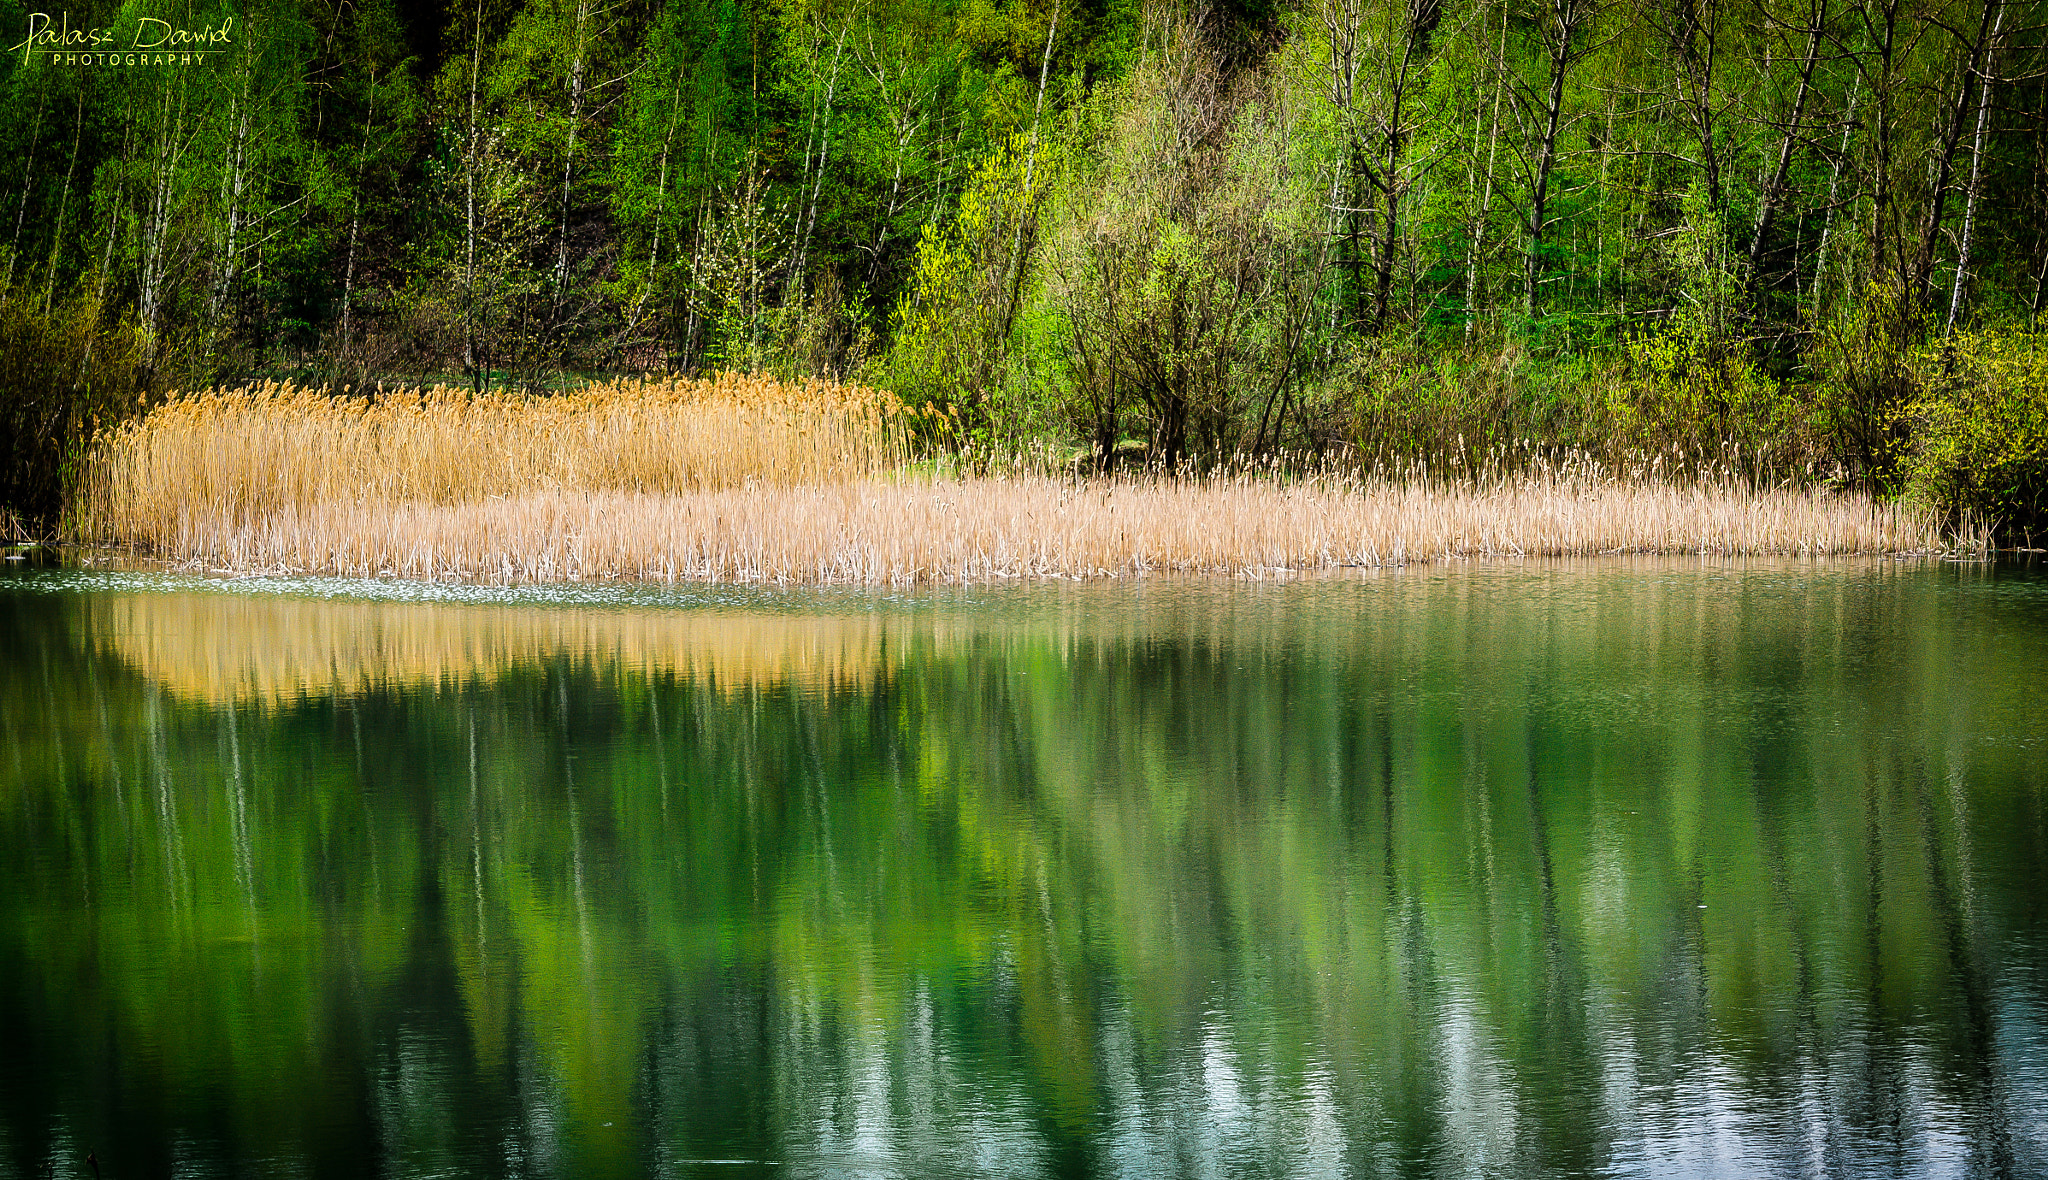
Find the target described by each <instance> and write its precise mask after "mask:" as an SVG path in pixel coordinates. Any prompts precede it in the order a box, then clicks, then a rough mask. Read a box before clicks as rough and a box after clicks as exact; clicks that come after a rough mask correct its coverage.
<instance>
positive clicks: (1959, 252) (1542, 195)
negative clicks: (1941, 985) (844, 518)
mask: <svg viewBox="0 0 2048 1180" xmlns="http://www.w3.org/2000/svg"><path fill="white" fill-rule="evenodd" d="M2043 15H2044V8H2043V6H2042V5H2040V4H2038V3H2014V2H2012V0H1642V2H1639V3H1620V2H1618V0H1229V2H1219V3H1214V4H1211V5H1210V6H1208V7H1203V6H1201V5H1200V4H1198V3H1196V2H1195V0H444V2H443V3H439V4H436V3H425V4H394V3H392V2H391V0H331V2H330V0H246V3H241V4H221V3H217V2H215V0H182V2H180V3H160V2H157V0H128V2H127V3H125V4H122V5H119V6H115V5H112V4H110V3H107V2H106V0H98V2H96V3H89V4H86V5H84V6H82V7H81V8H76V9H70V10H66V11H62V12H58V11H51V10H50V6H49V5H48V4H47V3H42V2H41V0H27V2H24V0H0V34H4V42H5V45H6V46H8V47H10V48H9V50H8V52H7V54H6V55H5V56H4V57H0V419H4V421H5V429H4V433H5V435H6V443H5V446H6V447H7V453H6V454H5V455H4V456H0V506H4V507H6V508H8V509H11V510H12V512H13V513H14V514H16V515H17V516H18V517H19V519H20V520H22V521H24V522H29V523H31V524H35V523H45V524H54V523H55V522H56V520H57V518H58V516H59V514H60V513H61V511H62V509H63V505H64V502H65V496H66V481H67V479H69V478H71V473H74V472H75V471H76V470H77V468H78V465H79V464H80V463H81V462H82V458H81V457H82V456H83V455H84V454H85V452H86V450H87V449H88V447H89V446H90V444H91V440H92V438H93V436H94V432H95V431H96V430H99V429H102V428H104V427H105V426H107V425H109V424H111V423H114V422H118V421H120V420H122V419H124V418H126V417H129V416H132V415H133V414H134V413H135V412H136V410H137V408H138V407H142V406H146V405H148V404H151V402H152V399H156V398H159V397H161V396H162V395H164V394H165V393H166V392H168V391H171V390H177V389H194V388H204V387H211V386H219V385H234V384H237V383H245V382H250V381H256V380H287V381H292V382H296V383H299V384H303V385H311V386H314V387H317V388H325V389H329V390H331V391H333V392H336V393H341V392H343V391H346V390H361V389H365V388H372V387H379V386H382V387H389V386H393V385H398V386H404V387H413V386H419V385H426V384H452V385H462V386H467V387H470V388H473V389H475V390H478V391H483V390H487V389H507V390H523V391H528V392H532V393H546V392H548V391H551V390H557V389H561V388H564V387H565V386H568V385H572V384H575V383H577V382H580V381H584V380H587V379H589V378H592V377H598V376H617V375H632V374H668V375H679V376H696V375H700V374H709V373H714V372H720V371H727V370H734V371H741V372H747V373H757V374H768V375H774V376H778V377H781V378H784V379H788V380H797V379H808V378H824V379H828V380H838V381H845V382H853V383H859V384H863V385H869V386H873V387H877V388H880V389H883V390H887V391H890V392H892V393H893V394H894V395H895V396H897V397H899V398H901V399H902V401H903V402H904V403H906V404H908V405H910V406H913V407H917V408H919V409H920V410H921V411H924V414H923V416H922V417H920V418H919V419H918V420H919V421H920V422H921V423H924V424H925V425H923V426H922V427H920V429H921V430H923V431H924V432H925V435H926V441H927V442H929V443H930V444H932V445H933V446H935V447H940V448H945V449H949V450H951V451H952V452H953V453H955V454H962V455H977V454H979V455H990V454H998V453H1012V452H1022V451H1024V450H1032V449H1035V451H1036V453H1041V454H1053V455H1071V456H1072V459H1071V460H1068V461H1069V462H1071V463H1072V464H1073V465H1074V466H1076V467H1077V468H1086V467H1089V466H1093V467H1094V468H1096V469H1098V470H1100V469H1108V468H1111V467H1113V466H1117V465H1120V464H1124V465H1137V464H1143V465H1152V466H1155V467H1163V468H1172V467H1175V466H1178V465H1183V464H1196V465H1215V464H1220V463H1227V462H1233V461H1242V460H1246V459H1251V460H1260V461H1267V462H1271V463H1274V464H1288V463H1313V462H1332V461H1342V462H1345V463H1354V464H1358V465H1361V466H1363V467H1366V468H1371V469H1377V470H1384V471H1401V470H1429V471H1434V472H1476V471H1481V470H1490V469H1496V468H1499V467H1500V466H1502V465H1503V464H1512V463H1514V462H1517V461H1519V460H1520V459H1522V458H1525V457H1528V456H1536V455H1542V456H1548V457H1555V456H1556V455H1559V454H1565V453H1569V454H1574V455H1585V456H1589V457H1591V459H1593V460H1594V461H1598V462H1602V463H1606V464H1609V465H1611V466H1612V467H1613V468H1614V469H1615V470H1620V471H1635V472H1637V473H1639V474H1640V473H1643V472H1654V471H1679V470H1684V471H1700V470H1715V471H1721V472H1729V473H1734V474H1737V475H1739V476H1740V477H1743V478H1750V479H1756V480H1771V481H1778V480H1790V481H1794V482H1799V483H1804V484H1834V485H1843V486H1849V485H1854V486H1860V487H1865V488H1869V489H1871V490H1874V491H1877V492H1878V493H1880V494H1882V495H1887V496H1903V497H1911V498H1917V499H1919V500H1921V501H1924V502H1926V503H1928V504H1930V505H1931V506H1933V507H1935V508H1937V509H1939V510H1940V511H1941V512H1942V513H1944V514H1945V515H1946V517H1947V518H1948V519H1950V520H1951V521H1952V522H1955V523H1957V524H1959V525H1964V526H1971V527H1987V526H1988V527H1994V528H1997V529H1999V530H2002V531H2004V532H2005V533H2007V534H2009V535H2010V536H2012V537H2013V538H2014V539H2015V540H2016V542H2017V543H2022V544H2025V543H2031V538H2033V537H2034V536H2036V535H2038V533H2039V532H2040V531H2041V529H2042V525H2043V522H2044V520H2048V393H2044V387H2048V338H2044V337H2041V336H2037V335H2036V333H2035V320H2036V317H2037V314H2038V311H2039V310H2040V307H2041V303H2042V299H2043V294H2044V288H2048V77H2044V71H2043V65H2044V63H2048V54H2044V49H2048V45H2044V36H2043V29H2044V23H2043ZM152 22H153V23H152ZM51 28H59V29H63V30H70V31H72V32H77V31H80V30H90V31H92V32H94V33H99V34H104V36H105V38H106V44H107V45H110V46H112V47H113V48H116V49H122V48H128V47H132V46H134V45H138V44H145V45H146V44H148V42H147V41H146V40H145V39H144V38H145V35H149V36H154V35H157V33H159V32H161V31H162V30H168V29H176V30H200V31H201V35H202V36H206V37H211V40H205V41H203V51H201V52H196V53H185V54H183V55H179V54H173V55H171V56H170V58H169V59H168V60H166V59H164V58H163V57H161V56H159V57H157V58H156V59H154V60H152V58H151V57H150V55H148V54H146V53H145V54H140V55H137V54H132V53H130V54H125V55H124V54H122V53H105V52H100V53H92V52H76V51H74V50H73V48H72V47H71V46H67V45H61V44H59V45H53V44H52V40H51V38H50V36H49V35H48V33H47V30H48V29H51ZM38 29H41V30H44V33H43V35H41V36H40V37H39V36H36V35H33V34H35V33H36V31H37V30H38ZM75 44H76V41H75V40H74V42H73V45H75ZM16 527H22V526H19V525H18V526H16Z"/></svg>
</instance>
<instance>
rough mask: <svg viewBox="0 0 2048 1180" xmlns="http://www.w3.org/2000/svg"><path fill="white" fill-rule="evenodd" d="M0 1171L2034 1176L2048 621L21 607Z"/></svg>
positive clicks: (1839, 598) (765, 605)
mask: <svg viewBox="0 0 2048 1180" xmlns="http://www.w3.org/2000/svg"><path fill="white" fill-rule="evenodd" d="M0 642H4V644H5V648H4V650H5V651H6V652H7V654H8V658H7V660H6V661H5V662H4V663H0V745H4V751H0V839H4V841H5V847H6V848H7V849H8V851H9V854H10V855H9V856H8V857H7V858H6V860H5V862H4V865H0V875H4V879H0V889H4V890H5V896H6V897H7V899H8V900H7V901H6V902H5V903H4V904H0V1021H4V1022H5V1027H0V1043H4V1044H7V1045H9V1046H11V1048H10V1049H9V1050H8V1051H7V1053H6V1055H5V1056H0V1171H4V1172H8V1173H11V1174H19V1175H40V1174H42V1173H43V1171H44V1169H45V1168H46V1167H48V1166H49V1165H50V1164H51V1163H53V1162H54V1163H56V1164H58V1165H59V1167H60V1170H62V1171H65V1173H66V1174H69V1171H68V1170H69V1169H74V1168H75V1167H77V1166H78V1161H80V1160H81V1159H82V1158H83V1156H84V1154H85V1152H86V1151H87V1150H88V1149H93V1150H96V1151H97V1154H98V1158H99V1160H100V1161H101V1163H102V1165H103V1167H105V1168H106V1174H107V1175H109V1176H132V1175H144V1174H163V1173H173V1172H176V1173H178V1174H185V1173H187V1172H190V1173H194V1174H197V1173H201V1172H205V1173H211V1172H215V1171H248V1172H261V1173H266V1174H269V1173H277V1172H306V1173H336V1174H341V1173H346V1174H357V1173H359V1172H361V1171H363V1170H365V1164H364V1154H365V1153H366V1152H367V1153H370V1154H371V1155H373V1156H374V1158H375V1161H376V1166H377V1167H378V1168H380V1169H381V1170H386V1171H391V1172H396V1173H401V1174H406V1175H416V1174H417V1175H425V1174H436V1173H445V1174H458V1173H459V1174H498V1173H505V1174H574V1175H598V1174H633V1173H642V1172H645V1173H653V1174H659V1175H749V1174H763V1175H793V1176H811V1175H833V1176H841V1175H874V1176H894V1175H904V1176H910V1175H915V1176H931V1175H960V1176H1047V1175H1055V1174H1058V1175H1076V1174H1115V1175H1130V1176H1159V1177H1178V1176H1241V1175H1271V1176H1303V1177H1307V1176H1338V1175H1428V1176H1437V1175H1443V1176H1467V1175H1473V1176H1480V1175H1511V1176H1536V1175H1560V1176H1563V1175H1596V1174H1597V1175H1651V1174H1656V1175H1691V1176H1711V1175H1726V1174H1736V1173H1740V1174H1751V1175H1896V1174H1930V1175H1942V1174H1955V1175H1987V1176H1989V1175H2003V1174H2014V1175H2018V1174H2030V1173H2033V1174H2038V1173H2041V1172H2043V1171H2044V1170H2048V1132H2044V1131H2043V1128H2044V1127H2048V1099H2044V1098H2043V1097H2042V1095H2043V1094H2044V1093H2048V1086H2044V1083H2048V1044H2044V1034H2048V1019H2044V1017H2048V1012H2044V1003H2048V988H2044V985H2043V982H2042V968H2043V966H2044V952H2043V945H2044V943H2043V939H2042V935H2043V932H2044V927H2043V914H2042V911H2041V909H2040V905H2041V903H2040V902H2039V901H2038V900H2037V899H2038V898H2040V897H2041V896H2043V891H2042V890H2041V889H2040V875H2039V872H2038V870H2037V868H2036V866H2037V865H2038V864H2039V863H2041V857H2042V854H2043V853H2044V852H2048V839H2044V811H2043V806H2042V804H2043V789H2044V785H2048V773H2044V771H2043V770H2042V768H2041V759H2040V755H2041V752H2042V749H2043V739H2044V737H2048V718H2044V716H2043V713H2044V711H2043V710H2041V709H2040V707H2039V690H2038V688H2037V686H2036V681H2037V678H2038V676H2039V669H2040V668H2042V667H2044V666H2048V584H2044V583H2042V582H2041V581H2039V580H2035V579H2031V578H2028V577H2026V576H2023V575H2019V574H2015V573H2012V572H2009V571H2008V572H2003V573H1997V572H1986V571H1977V570H1964V571H1958V570H1957V569H1955V568H1954V567H1943V568H1918V569H1900V568H1896V567H1891V566H1880V565H1860V564H1857V565H1842V566H1800V565H1786V564H1762V565H1755V566H1742V567H1732V566H1726V565H1718V564H1717V565H1706V566H1700V565H1684V564H1677V563H1654V564H1630V563H1613V564H1603V565H1590V566H1579V567H1532V568H1530V569H1499V568H1495V569H1485V568H1481V569H1476V570H1465V571H1458V570H1445V571H1434V572H1424V573H1412V572H1411V573H1403V574H1399V575H1390V576H1382V577H1376V578H1368V579H1366V580H1363V581H1328V582H1311V583H1305V584H1296V585H1289V586H1269V587H1254V586H1243V585H1237V586H1232V585H1227V584H1212V583H1179V582H1151V583H1144V584H1141V585H1139V586H1136V587H1130V586H1091V587H1083V588H1068V589H1059V588H1048V587H1034V588H1019V589H1013V590H1002V591H988V592H981V593H954V594H950V595H932V596H922V597H915V598H909V599H882V598H874V597H864V596H859V595H851V594H848V595H838V596H831V595H812V596H809V597H803V598H798V597H795V596H787V595H773V594H762V595H758V596H753V597H752V598H745V599H741V600H726V601H722V602H720V603H717V604H712V605H702V604H699V605H690V604H688V603H683V604H680V605H677V604H671V605H669V606H666V607H664V606H662V605H661V604H660V603H659V602H658V601H657V602H641V603H638V604H625V605H620V604H613V605H608V606H587V605H584V606H575V605H571V606H561V605H556V606H550V605H548V604H547V603H546V602H544V601H510V602H499V603H492V602H488V601H486V602H475V603H438V604H435V603H428V604H422V603H402V602H392V601H377V600H373V599H365V598H357V599H338V600H320V599H313V598H308V597H298V596H291V595H282V594H276V593H269V594H256V595H237V594H232V593H224V592H220V591H219V590H218V589H205V588H200V587H197V586H195V585H193V584H189V583H180V582H176V581H173V580H165V581H163V582H162V583H160V584H159V585H157V586H155V587H154V588H141V589H137V588H134V587H124V588H115V587H110V586H108V585H106V584H105V583H103V582H95V581H94V580H93V579H92V578H90V577H83V576H74V575H48V574H43V575H36V576H34V577H31V578H18V579H15V580H13V581H11V582H8V583H4V584H0Z"/></svg>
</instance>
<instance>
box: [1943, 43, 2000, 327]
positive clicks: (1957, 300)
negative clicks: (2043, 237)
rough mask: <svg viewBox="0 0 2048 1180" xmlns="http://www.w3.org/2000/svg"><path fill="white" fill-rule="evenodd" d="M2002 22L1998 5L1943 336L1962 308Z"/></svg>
mask: <svg viewBox="0 0 2048 1180" xmlns="http://www.w3.org/2000/svg"><path fill="white" fill-rule="evenodd" d="M2004 24H2005V10H2004V8H2003V7H2000V8H1999V11H1998V15H1997V16H1996V17H1995V18H1993V20H1992V22H1991V44H1990V45H1989V46H1988V47H1987V49H1986V51H1985V54H1984V68H1983V70H1982V71H1981V74H1980V76H1979V78H1978V80H1977V133H1976V136H1975V137H1974V138H1973V140H1972V141H1971V144H1970V186H1969V189H1968V190H1967V192H1966V194H1965V196H1964V198H1963V236H1962V239H1961V240H1960V241H1959V242H1957V244H1956V281H1955V286H1954V287H1953V288H1952V289H1951V290H1950V291H1949V295H1948V320H1947V322H1945V323H1944V324H1943V325H1942V329H1941V333H1942V335H1944V336H1946V335H1948V334H1949V333H1951V332H1953V331H1955V330H1956V317H1957V316H1958V315H1960V314H1961V313H1962V308H1963V288H1964V285H1965V284H1966V283H1967V282H1968V281H1969V274H1970V246H1971V244H1972V241H1971V240H1972V237H1973V236H1974V234H1975V231H1976V228H1977V197H1978V194H1979V193H1981V192H1982V191H1983V184H1984V128H1985V124H1987V123H1988V122H1990V119H1991V66H1992V65H1993V63H1995V62H1996V61H1997V56H1998V44H1997V43H1998V33H1999V30H2000V29H2001V28H2002V27H2003V26H2004Z"/></svg>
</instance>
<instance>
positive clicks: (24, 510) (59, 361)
mask: <svg viewBox="0 0 2048 1180" xmlns="http://www.w3.org/2000/svg"><path fill="white" fill-rule="evenodd" d="M94 286H96V284H91V283H81V284H79V288H80V291H81V292H83V291H84V290H86V289H89V288H91V287H94ZM103 320H104V315H103V309H102V307H101V305H100V303H99V301H98V300H97V299H95V298H94V297H92V296H91V295H88V294H84V293H79V294H74V295H70V296H66V297H63V298H51V297H50V296H49V295H48V293H46V292H43V291H41V290H32V289H29V288H27V287H25V286H15V287H11V288H4V289H0V509H4V510H8V511H10V512H11V513H12V515H14V516H15V517H17V518H18V521H19V523H17V524H16V525H15V526H14V527H15V528H17V529H19V528H22V527H26V528H28V529H30V530H34V531H37V532H44V533H47V532H49V531H51V530H52V529H53V528H54V526H55V525H56V524H57V522H58V517H59V515H60V514H61V512H62V510H63V507H64V503H65V496H66V493H67V492H68V491H69V490H70V489H69V486H68V485H69V482H70V481H71V479H72V478H73V477H74V476H75V475H76V474H77V470H78V466H79V463H80V461H81V460H82V458H83V456H84V453H85V448H86V444H87V443H88V442H90V441H91V438H92V435H93V432H94V431H95V430H96V429H98V427H99V426H100V425H101V424H102V423H106V422H111V421H113V420H115V419H118V418H122V417H125V416H126V415H127V414H128V413H129V412H131V411H132V410H133V409H134V408H135V405H136V402H137V399H138V396H139V395H140V394H141V393H142V391H143V384H142V380H141V376H140V374H141V370H140V368H139V367H138V365H137V363H136V361H137V353H138V350H137V347H136V341H137V335H136V333H135V331H134V328H133V326H132V325H131V324H127V323H113V324H108V323H105V322H103Z"/></svg>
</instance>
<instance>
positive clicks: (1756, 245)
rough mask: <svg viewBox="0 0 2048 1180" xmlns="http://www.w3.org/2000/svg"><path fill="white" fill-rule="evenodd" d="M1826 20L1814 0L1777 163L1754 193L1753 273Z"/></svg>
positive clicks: (1823, 3) (1823, 1)
mask: <svg viewBox="0 0 2048 1180" xmlns="http://www.w3.org/2000/svg"><path fill="white" fill-rule="evenodd" d="M1827 21H1828V0H1816V3H1815V8H1814V11H1813V23H1812V24H1811V25H1809V26H1808V27H1807V30H1806V53H1805V55H1804V56H1803V57H1802V58H1801V59H1800V65H1799V87H1798V89H1797V90H1796V91H1794V92H1793V96H1792V115H1791V117H1790V118H1789V119H1787V120H1786V122H1785V136H1784V138H1783V139H1780V140H1779V141H1778V159H1777V163H1776V164H1774V165H1773V166H1772V168H1771V174H1770V179H1769V180H1767V181H1765V182H1764V186H1763V192H1762V193H1761V194H1759V195H1758V197H1757V209H1756V230H1755V232H1753V233H1752V234H1750V237H1749V270H1750V274H1751V275H1752V276H1755V275H1756V274H1757V273H1758V271H1759V269H1760V267H1761V264H1762V261H1763V254H1764V242H1765V240H1766V239H1767V238H1768V237H1769V236H1770V232H1771V218H1772V215H1773V214H1775V213H1776V212H1777V203H1778V194H1779V193H1781V192H1783V191H1784V189H1785V177H1786V175H1787V174H1788V173H1790V171H1791V169H1792V148H1793V145H1794V144H1796V143H1797V142H1798V140H1799V124H1800V121H1801V120H1802V119H1804V118H1805V115H1806V96H1807V94H1808V92H1809V91H1810V89H1811V87H1812V83H1813V67H1814V63H1816V62H1818V61H1819V60H1820V36H1821V30H1822V28H1823V27H1824V26H1826V24H1827Z"/></svg>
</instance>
